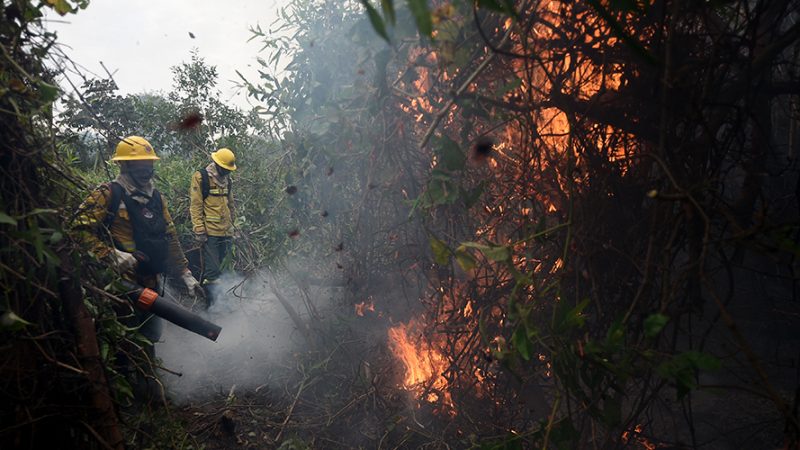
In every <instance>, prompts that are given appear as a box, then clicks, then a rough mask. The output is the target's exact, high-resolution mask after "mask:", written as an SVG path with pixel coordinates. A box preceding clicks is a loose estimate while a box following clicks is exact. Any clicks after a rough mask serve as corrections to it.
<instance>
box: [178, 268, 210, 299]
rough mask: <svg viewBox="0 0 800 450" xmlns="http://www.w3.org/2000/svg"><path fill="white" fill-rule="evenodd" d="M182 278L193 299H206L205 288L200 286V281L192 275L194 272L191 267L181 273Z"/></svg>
mask: <svg viewBox="0 0 800 450" xmlns="http://www.w3.org/2000/svg"><path fill="white" fill-rule="evenodd" d="M181 280H182V281H183V284H184V285H185V286H186V291H187V292H188V293H189V296H190V297H192V299H193V300H204V299H205V298H206V292H205V291H204V290H203V287H202V286H200V283H199V282H198V281H197V280H196V279H195V278H194V275H192V272H191V271H190V270H189V269H186V271H185V272H183V275H181Z"/></svg>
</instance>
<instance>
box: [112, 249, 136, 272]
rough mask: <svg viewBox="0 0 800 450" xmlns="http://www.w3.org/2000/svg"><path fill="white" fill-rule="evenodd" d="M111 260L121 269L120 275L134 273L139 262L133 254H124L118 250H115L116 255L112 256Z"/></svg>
mask: <svg viewBox="0 0 800 450" xmlns="http://www.w3.org/2000/svg"><path fill="white" fill-rule="evenodd" d="M111 259H112V260H113V261H114V265H115V266H116V267H117V268H118V269H119V272H120V273H125V272H130V271H132V270H133V268H134V266H136V262H137V261H136V257H134V256H133V253H128V252H123V251H122V250H119V249H116V248H115V249H114V253H112V254H111Z"/></svg>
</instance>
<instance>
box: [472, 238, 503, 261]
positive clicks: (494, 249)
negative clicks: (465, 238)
mask: <svg viewBox="0 0 800 450" xmlns="http://www.w3.org/2000/svg"><path fill="white" fill-rule="evenodd" d="M461 245H462V246H463V247H469V248H474V249H477V250H480V252H481V253H483V255H484V256H485V257H486V258H488V259H490V260H492V261H497V262H503V261H508V260H509V259H511V248H510V247H508V246H497V245H484V244H479V243H477V242H463V243H462V244H461Z"/></svg>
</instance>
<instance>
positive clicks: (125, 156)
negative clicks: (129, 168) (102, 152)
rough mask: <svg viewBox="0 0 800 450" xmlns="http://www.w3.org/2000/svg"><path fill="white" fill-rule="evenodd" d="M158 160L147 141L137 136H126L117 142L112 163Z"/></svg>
mask: <svg viewBox="0 0 800 450" xmlns="http://www.w3.org/2000/svg"><path fill="white" fill-rule="evenodd" d="M156 159H160V158H159V157H158V156H156V151H155V150H153V146H152V145H150V143H149V142H147V139H145V138H143V137H139V136H128V137H126V138H125V139H123V140H121V141H119V144H117V150H116V151H115V152H114V156H113V157H112V158H111V160H112V161H146V160H156Z"/></svg>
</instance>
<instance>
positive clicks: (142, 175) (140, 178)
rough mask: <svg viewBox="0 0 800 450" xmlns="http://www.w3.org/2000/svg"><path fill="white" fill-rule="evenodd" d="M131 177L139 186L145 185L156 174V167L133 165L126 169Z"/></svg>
mask: <svg viewBox="0 0 800 450" xmlns="http://www.w3.org/2000/svg"><path fill="white" fill-rule="evenodd" d="M125 172H126V173H127V174H128V175H129V176H130V177H131V179H132V180H133V181H134V182H135V183H136V184H137V185H139V186H144V185H145V184H147V183H148V182H150V180H152V179H153V175H155V169H153V168H152V167H131V168H128V170H126V171H125Z"/></svg>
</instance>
